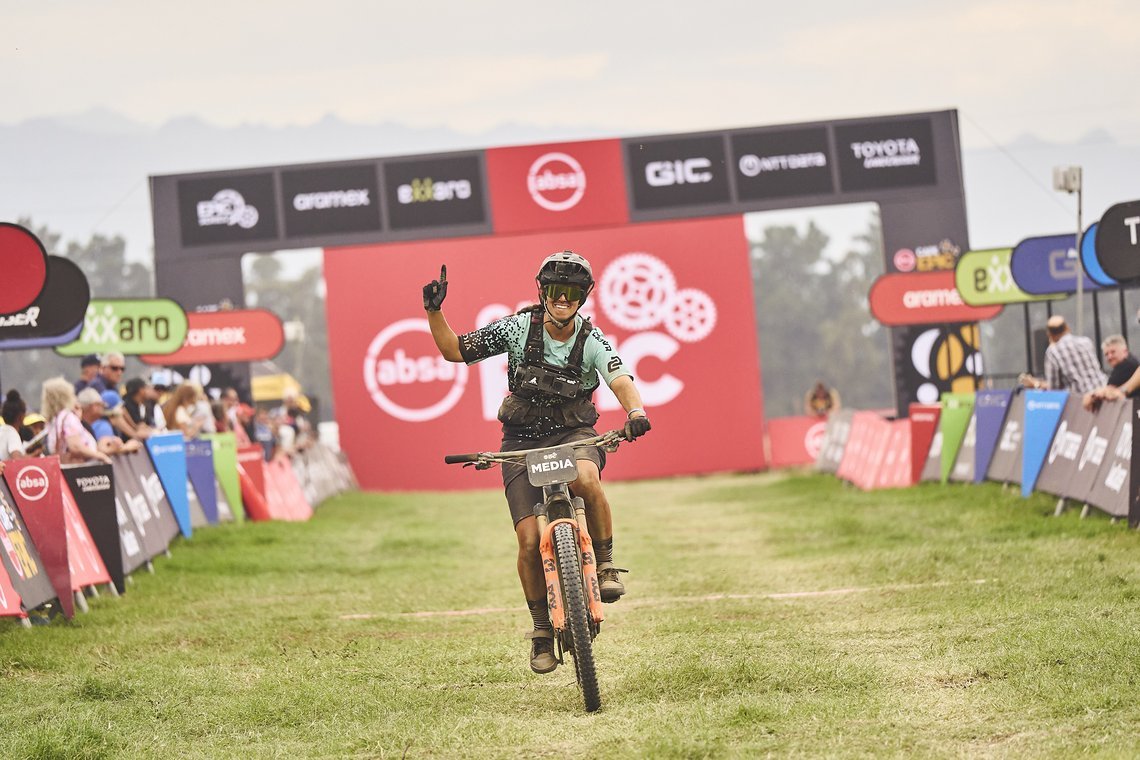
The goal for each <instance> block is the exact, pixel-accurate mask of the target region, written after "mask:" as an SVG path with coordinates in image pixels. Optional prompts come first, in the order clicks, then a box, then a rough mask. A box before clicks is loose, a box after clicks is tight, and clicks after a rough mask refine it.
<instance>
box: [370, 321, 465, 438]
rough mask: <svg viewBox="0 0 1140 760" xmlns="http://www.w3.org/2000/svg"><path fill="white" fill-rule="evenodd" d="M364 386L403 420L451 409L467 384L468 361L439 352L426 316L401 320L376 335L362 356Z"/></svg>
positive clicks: (430, 416) (433, 415)
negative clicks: (450, 357) (460, 360)
mask: <svg viewBox="0 0 1140 760" xmlns="http://www.w3.org/2000/svg"><path fill="white" fill-rule="evenodd" d="M364 385H365V387H367V388H368V393H369V394H370V395H371V396H372V401H373V402H374V403H375V404H376V406H378V407H380V408H381V409H382V410H384V411H385V412H387V413H388V414H390V415H391V416H393V417H395V418H396V419H398V420H403V421H404V422H423V421H425V420H434V419H436V418H437V417H441V416H443V415H444V414H446V413H447V412H448V411H450V410H451V408H452V407H454V406H455V404H456V403H458V401H459V399H460V398H461V397H462V396H463V391H464V390H465V389H466V388H467V365H466V364H462V363H452V362H449V361H447V360H446V359H444V358H443V357H442V356H440V355H439V351H438V349H436V346H435V341H433V340H432V338H431V328H430V327H429V326H428V322H427V320H426V319H402V320H400V321H398V322H394V323H392V324H390V325H388V326H387V327H385V328H384V329H383V330H381V331H380V332H379V333H377V335H376V337H375V338H373V339H372V342H371V343H370V344H369V346H368V351H367V352H366V353H365V356H364Z"/></svg>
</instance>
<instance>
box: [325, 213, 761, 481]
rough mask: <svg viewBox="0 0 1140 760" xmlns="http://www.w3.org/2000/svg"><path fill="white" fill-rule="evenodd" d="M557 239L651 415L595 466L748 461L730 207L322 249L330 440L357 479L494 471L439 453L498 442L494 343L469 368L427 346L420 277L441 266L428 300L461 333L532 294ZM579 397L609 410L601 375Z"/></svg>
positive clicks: (746, 358) (501, 382)
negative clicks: (697, 214)
mask: <svg viewBox="0 0 1140 760" xmlns="http://www.w3.org/2000/svg"><path fill="white" fill-rule="evenodd" d="M567 248H569V249H572V250H575V251H578V252H579V253H582V254H583V255H584V256H586V257H587V258H588V259H589V260H590V262H591V264H592V265H593V269H594V277H595V279H596V280H597V287H596V288H595V290H594V292H593V294H592V295H591V296H590V299H589V300H588V301H587V303H586V306H585V308H584V309H583V312H584V313H585V314H587V315H589V316H591V318H592V319H593V321H594V324H595V326H597V327H598V328H600V329H601V330H602V332H603V333H605V334H606V336H607V338H608V339H610V340H611V341H612V342H613V343H614V344H615V346H616V349H617V352H618V353H619V355H620V356H621V357H622V359H623V360H624V362H625V364H626V366H627V367H628V368H629V369H630V370H631V371H632V372H633V374H634V377H635V379H636V382H637V387H638V389H639V390H640V391H641V395H642V398H643V400H644V403H645V407H646V409H647V410H648V413H649V418H650V420H651V421H652V423H653V430H652V431H651V432H650V433H649V434H648V435H646V436H645V437H644V438H643V439H641V440H639V441H637V442H636V443H633V444H628V445H623V446H622V448H621V450H620V451H618V452H617V453H615V454H613V455H611V456H610V458H609V460H608V463H607V466H606V478H607V479H613V478H641V477H659V476H667V475H677V474H686V473H699V472H710V471H726V470H749V469H758V468H762V467H764V465H765V461H764V454H763V447H762V438H761V430H762V426H763V411H762V406H763V405H762V398H761V390H760V360H759V356H758V349H757V342H756V332H755V318H754V310H753V306H752V304H753V296H752V277H751V273H750V268H749V263H748V246H747V243H746V241H745V238H744V227H743V223H742V222H741V220H740V218H739V217H727V218H714V219H700V220H692V221H677V222H664V223H653V224H638V225H632V226H624V227H613V228H606V229H598V230H589V231H578V232H560V233H543V234H532V235H520V236H513V237H510V238H501V237H498V238H490V237H480V238H467V239H453V240H431V241H422V242H415V243H391V244H387V245H382V246H366V247H352V248H339V249H330V250H327V251H326V252H325V265H324V271H325V281H326V284H327V287H328V300H327V303H328V307H327V308H328V326H329V354H330V356H331V360H332V382H333V392H334V394H335V398H336V405H337V421H338V423H339V426H340V441H341V446H342V448H344V450H345V451H346V452H347V453H348V456H349V459H350V460H351V463H352V466H353V469H354V470H355V472H356V475H357V477H358V479H359V481H360V483H361V485H362V486H363V487H365V488H371V489H439V488H487V487H494V486H498V485H499V484H500V483H501V479H500V475H499V473H498V471H497V470H496V471H494V472H493V473H480V472H475V471H473V470H471V469H469V468H468V469H465V468H461V467H458V466H454V465H451V466H449V465H445V464H443V456H444V455H445V454H453V453H465V452H471V451H491V450H496V449H498V446H499V441H500V438H501V426H500V424H499V422H498V420H497V419H496V413H497V411H498V408H499V404H500V403H501V401H502V399H503V397H504V396H505V395H506V393H507V378H506V356H505V355H502V356H497V357H493V358H491V359H487V360H485V361H483V362H480V363H478V364H475V365H472V366H470V367H468V366H466V365H464V364H453V363H451V362H448V361H446V360H444V359H443V358H442V357H440V355H439V352H438V351H437V350H436V347H435V343H434V342H433V341H432V338H431V334H430V332H429V330H428V323H427V319H426V318H425V316H424V311H423V299H422V288H423V285H424V283H426V282H428V281H430V280H432V279H433V278H436V277H438V276H439V267H440V265H441V264H446V265H447V280H448V294H447V300H446V302H445V303H444V308H443V310H444V314H445V315H446V317H447V320H448V322H449V323H450V325H451V327H452V328H453V329H454V330H455V331H456V332H457V333H459V334H463V333H465V332H469V331H470V330H472V329H474V328H475V327H477V326H480V325H485V324H487V323H489V322H491V321H492V320H494V319H497V318H499V317H503V316H506V315H508V314H512V313H514V312H516V311H517V310H518V309H519V308H521V307H524V306H527V305H530V304H533V303H534V302H535V298H536V295H537V294H536V286H535V282H534V277H535V273H536V272H537V270H538V266H539V264H540V263H541V262H542V259H543V258H545V257H546V256H547V255H548V254H549V253H551V252H553V251H560V250H563V249H567ZM603 385H604V383H603ZM594 401H595V403H596V404H597V405H598V408H599V410H600V411H601V412H602V418H601V420H600V421H599V423H598V425H597V428H598V430H599V431H604V430H608V429H612V428H618V427H620V426H621V425H622V424H623V423H624V421H625V414H624V413H623V412H622V410H621V407H620V406H619V405H618V403H617V401H616V399H614V397H613V394H612V392H610V390H609V389H608V388H605V387H602V388H599V389H598V391H597V392H596V393H595V395H594Z"/></svg>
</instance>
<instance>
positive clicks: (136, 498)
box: [111, 451, 177, 573]
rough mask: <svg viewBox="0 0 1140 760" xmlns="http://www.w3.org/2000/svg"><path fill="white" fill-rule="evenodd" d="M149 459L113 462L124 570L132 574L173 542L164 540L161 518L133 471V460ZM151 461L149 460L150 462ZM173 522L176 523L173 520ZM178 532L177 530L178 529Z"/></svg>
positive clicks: (125, 457)
mask: <svg viewBox="0 0 1140 760" xmlns="http://www.w3.org/2000/svg"><path fill="white" fill-rule="evenodd" d="M140 455H141V456H143V457H145V456H146V454H145V453H143V452H141V451H138V452H134V453H131V454H126V455H123V454H120V455H119V456H115V457H112V458H111V468H112V470H113V471H114V473H115V511H116V513H117V516H118V520H119V542H120V544H121V545H122V547H123V568H124V570H125V571H126V572H127V573H130V572H132V571H134V570H135V569H137V568H138V567H140V566H141V565H143V564H145V563H146V562H147V561H148V560H150V559H152V558H154V557H156V556H158V555H159V554H162V553H163V552H164V551H166V547H167V544H168V543H169V540H168V539H166V538H164V537H163V532H164V531H163V530H162V526H161V523H160V520H159V518H158V517H156V516H155V514H154V513H153V512H152V511H151V505H150V501H149V500H148V499H147V497H146V494H145V493H144V492H143V484H142V481H141V480H140V479H139V477H138V476H137V475H136V474H135V471H134V469H133V468H132V467H131V464H130V459H131V458H132V457H136V456H140ZM148 461H149V460H148ZM170 522H174V518H173V517H171V519H170ZM175 531H177V526H175Z"/></svg>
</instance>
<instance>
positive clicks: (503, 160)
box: [441, 140, 629, 277]
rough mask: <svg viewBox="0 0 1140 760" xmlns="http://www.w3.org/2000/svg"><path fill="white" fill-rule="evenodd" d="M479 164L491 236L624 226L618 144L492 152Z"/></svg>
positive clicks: (591, 143)
mask: <svg viewBox="0 0 1140 760" xmlns="http://www.w3.org/2000/svg"><path fill="white" fill-rule="evenodd" d="M484 160H485V161H486V164H487V185H488V187H489V190H490V194H491V209H492V210H493V225H494V228H495V232H525V231H533V230H544V229H569V228H573V227H594V226H602V225H617V224H625V223H626V222H627V221H629V210H628V209H629V205H628V201H627V200H626V191H625V188H626V181H625V171H624V170H623V169H622V159H621V142H620V141H619V140H593V141H589V142H574V143H555V144H550V145H526V146H521V147H512V148H492V149H490V150H487V151H486V152H485V153H484ZM497 245H502V243H501V242H499V243H498V244H497ZM566 247H567V246H565V245H563V246H555V247H554V248H551V249H550V251H551V252H553V251H555V250H562V249H564V248H566ZM589 258H590V259H591V263H592V262H593V258H592V257H589ZM441 263H442V262H441ZM535 269H537V266H536V267H535ZM532 277H533V275H532Z"/></svg>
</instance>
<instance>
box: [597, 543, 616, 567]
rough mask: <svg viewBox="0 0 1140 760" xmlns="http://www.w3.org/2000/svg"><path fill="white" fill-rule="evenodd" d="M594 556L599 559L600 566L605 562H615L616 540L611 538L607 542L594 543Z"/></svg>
mask: <svg viewBox="0 0 1140 760" xmlns="http://www.w3.org/2000/svg"><path fill="white" fill-rule="evenodd" d="M594 556H595V557H597V559H598V564H599V565H600V564H602V563H603V562H613V561H614V539H613V536H610V537H609V538H607V539H606V540H605V541H595V542H594Z"/></svg>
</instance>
